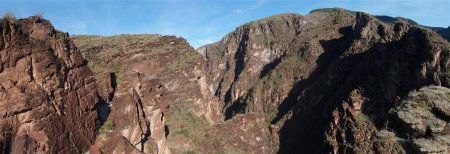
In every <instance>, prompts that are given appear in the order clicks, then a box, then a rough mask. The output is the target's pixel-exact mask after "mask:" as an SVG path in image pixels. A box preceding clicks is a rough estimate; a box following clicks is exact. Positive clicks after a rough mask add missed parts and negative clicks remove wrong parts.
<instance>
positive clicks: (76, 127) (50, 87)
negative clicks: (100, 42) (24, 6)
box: [0, 17, 99, 153]
mask: <svg viewBox="0 0 450 154" xmlns="http://www.w3.org/2000/svg"><path fill="white" fill-rule="evenodd" d="M98 101H99V97H98V93H97V85H96V83H95V79H94V77H93V76H92V73H91V71H90V70H89V69H88V67H87V61H86V60H84V59H83V58H82V56H81V55H80V53H79V52H78V51H77V48H76V47H75V46H74V44H73V42H72V41H71V40H70V39H69V37H68V34H65V33H62V32H59V31H56V30H55V29H54V28H53V27H52V25H51V24H50V22H49V21H47V20H44V19H41V18H39V17H29V18H26V19H19V20H13V19H3V20H1V21H0V115H1V117H0V132H2V133H1V134H0V153H83V152H86V151H87V150H88V149H89V146H90V145H91V144H92V143H93V142H94V140H95V135H96V130H97V128H98V126H99V120H98V117H97V110H96V105H97V102H98Z"/></svg>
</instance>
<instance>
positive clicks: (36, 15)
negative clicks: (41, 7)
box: [34, 11, 44, 19]
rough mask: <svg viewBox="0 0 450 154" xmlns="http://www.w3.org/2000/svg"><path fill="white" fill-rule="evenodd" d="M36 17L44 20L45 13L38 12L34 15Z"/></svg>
mask: <svg viewBox="0 0 450 154" xmlns="http://www.w3.org/2000/svg"><path fill="white" fill-rule="evenodd" d="M34 16H35V17H39V18H41V19H42V18H44V12H40V11H39V12H36V13H35V14H34Z"/></svg>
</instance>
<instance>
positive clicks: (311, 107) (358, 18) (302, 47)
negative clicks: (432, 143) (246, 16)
mask: <svg viewBox="0 0 450 154" xmlns="http://www.w3.org/2000/svg"><path fill="white" fill-rule="evenodd" d="M449 47H450V46H449V44H448V42H447V41H445V40H444V39H442V37H440V36H439V35H438V34H437V33H436V32H433V31H431V30H429V29H426V28H422V27H419V26H413V25H410V24H408V23H406V22H395V23H392V24H390V23H383V22H381V21H380V20H378V19H377V18H375V17H373V16H370V15H367V14H364V13H352V12H347V11H345V10H341V9H332V10H327V11H316V12H312V13H310V14H308V15H305V16H300V15H295V14H285V15H279V16H273V17H269V18H266V19H262V20H258V21H254V22H250V23H248V24H245V25H243V26H241V27H239V28H237V29H236V31H234V32H232V33H230V34H228V35H227V36H225V37H224V38H223V39H222V40H221V41H219V42H217V43H213V44H210V45H206V46H204V47H200V48H199V49H197V52H199V53H201V54H202V55H204V57H205V59H206V61H207V66H206V70H205V71H206V72H207V75H208V76H207V79H208V80H207V82H208V84H209V87H210V90H211V91H212V92H213V93H214V94H215V95H216V96H217V97H219V98H220V99H221V100H222V101H224V109H223V110H222V113H223V114H224V118H225V119H233V118H234V116H235V115H241V114H244V115H246V114H249V113H252V114H259V115H263V116H264V117H265V122H266V123H270V125H268V127H267V129H268V131H270V132H271V134H272V135H270V136H271V137H269V138H266V139H267V143H269V144H267V145H266V146H267V147H271V145H279V149H277V148H274V147H272V148H273V149H271V150H270V151H278V152H279V153H289V152H292V151H303V152H307V153H325V152H331V153H344V152H350V153H366V152H369V153H372V152H377V151H378V152H383V151H385V152H386V151H388V152H389V151H390V152H394V151H397V152H401V151H404V149H405V148H406V149H410V148H408V147H402V145H401V144H400V142H397V141H395V140H394V141H392V140H386V141H385V142H384V141H383V142H382V141H378V140H373V138H376V137H379V138H380V140H381V138H383V137H386V136H397V137H400V138H402V139H406V138H403V136H399V135H398V134H397V132H394V133H392V132H386V131H379V130H381V129H383V128H386V127H388V128H393V127H394V126H391V125H389V124H390V122H391V120H390V118H389V117H390V116H389V115H390V114H389V110H390V109H391V108H392V107H393V106H394V103H395V102H396V100H401V99H402V98H404V97H405V96H406V95H407V94H408V92H409V91H411V90H414V89H418V88H420V87H422V86H426V85H438V86H444V87H449V86H450V80H449V79H450V74H449V73H448V72H449V67H450V66H449V62H450V57H449V51H450V50H449ZM392 123H395V122H392ZM436 146H439V145H436Z"/></svg>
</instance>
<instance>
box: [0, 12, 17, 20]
mask: <svg viewBox="0 0 450 154" xmlns="http://www.w3.org/2000/svg"><path fill="white" fill-rule="evenodd" d="M2 19H8V20H16V16H15V15H14V14H13V13H12V12H5V14H3V17H2Z"/></svg>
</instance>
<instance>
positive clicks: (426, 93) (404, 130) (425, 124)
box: [390, 86, 450, 153]
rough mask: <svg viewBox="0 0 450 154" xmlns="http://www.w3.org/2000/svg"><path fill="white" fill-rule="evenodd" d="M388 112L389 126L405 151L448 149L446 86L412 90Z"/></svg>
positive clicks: (448, 95)
mask: <svg viewBox="0 0 450 154" xmlns="http://www.w3.org/2000/svg"><path fill="white" fill-rule="evenodd" d="M390 114H391V115H392V119H393V120H392V125H393V128H394V129H395V131H396V132H397V134H398V136H402V137H403V138H405V139H404V141H403V142H404V143H405V144H406V145H407V146H409V149H406V150H408V152H411V153H449V150H450V132H449V128H450V125H449V124H448V123H447V121H448V120H449V117H450V89H449V88H445V87H437V86H429V87H424V88H421V89H419V90H418V91H412V92H410V93H409V94H408V96H407V97H406V98H405V99H404V100H402V101H401V102H399V103H398V104H396V106H395V107H394V108H393V109H391V111H390ZM400 139H401V138H400ZM400 141H401V140H400Z"/></svg>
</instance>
